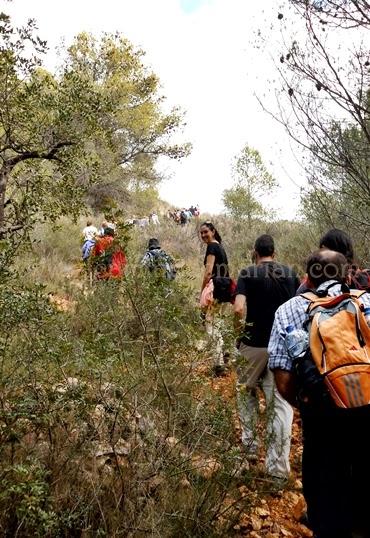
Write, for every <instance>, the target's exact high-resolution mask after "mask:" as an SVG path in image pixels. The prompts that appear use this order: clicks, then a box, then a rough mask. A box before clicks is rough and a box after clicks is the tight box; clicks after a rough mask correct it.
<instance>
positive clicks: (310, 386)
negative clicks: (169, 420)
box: [268, 250, 370, 538]
mask: <svg viewBox="0 0 370 538" xmlns="http://www.w3.org/2000/svg"><path fill="white" fill-rule="evenodd" d="M349 269H350V266H349V264H348V262H347V260H346V258H345V257H344V256H343V255H342V254H340V253H338V252H334V251H330V250H320V251H317V252H315V253H313V254H312V255H311V256H310V257H309V259H308V261H307V276H308V284H309V286H310V287H311V289H312V290H315V291H309V292H306V293H303V294H302V295H299V296H296V297H294V298H293V299H290V300H289V301H287V302H286V303H284V304H283V305H282V306H280V308H279V309H278V310H277V311H276V314H275V321H274V325H273V328H272V332H271V337H270V341H269V346H268V351H269V355H270V357H269V367H270V369H271V370H272V371H273V372H274V377H275V381H276V385H277V388H278V390H279V392H280V393H281V395H282V396H283V397H284V398H285V399H286V400H287V401H288V402H289V403H291V404H292V405H295V406H297V407H298V408H299V411H300V415H301V419H302V429H303V458H302V482H303V493H304V496H305V499H306V502H307V515H308V523H309V526H310V527H311V528H312V530H313V531H314V536H315V538H353V537H356V538H369V537H370V511H369V509H368V496H367V495H366V491H367V490H368V487H369V484H370V461H369V455H368V447H369V442H370V433H369V424H370V328H369V325H368V318H369V317H370V316H369V312H370V293H368V292H366V291H365V290H362V291H359V290H355V289H350V288H349V287H348V282H349V277H348V273H349Z"/></svg>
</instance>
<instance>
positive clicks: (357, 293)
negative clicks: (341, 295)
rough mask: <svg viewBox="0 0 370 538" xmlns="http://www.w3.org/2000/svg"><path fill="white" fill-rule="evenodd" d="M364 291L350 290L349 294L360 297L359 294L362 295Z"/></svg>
mask: <svg viewBox="0 0 370 538" xmlns="http://www.w3.org/2000/svg"><path fill="white" fill-rule="evenodd" d="M364 293H366V290H350V295H351V296H352V297H357V299H358V298H359V297H361V295H363V294H364Z"/></svg>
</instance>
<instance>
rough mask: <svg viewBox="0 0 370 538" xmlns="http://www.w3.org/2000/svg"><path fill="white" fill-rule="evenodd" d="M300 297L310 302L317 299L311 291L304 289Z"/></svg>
mask: <svg viewBox="0 0 370 538" xmlns="http://www.w3.org/2000/svg"><path fill="white" fill-rule="evenodd" d="M300 297H303V298H304V299H307V301H310V303H313V302H314V301H316V300H317V299H318V296H317V295H316V293H315V292H313V291H306V292H305V293H301V294H300Z"/></svg>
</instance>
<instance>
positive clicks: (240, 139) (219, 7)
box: [0, 0, 304, 218]
mask: <svg viewBox="0 0 370 538" xmlns="http://www.w3.org/2000/svg"><path fill="white" fill-rule="evenodd" d="M0 3H1V5H2V8H3V9H4V10H5V11H6V12H7V13H10V14H11V15H12V16H13V17H14V19H15V21H16V22H17V23H20V22H22V21H24V20H25V19H26V18H28V17H33V18H35V19H36V20H37V22H38V26H39V34H40V36H41V37H42V38H44V39H46V40H47V41H48V43H49V46H50V48H51V49H53V48H54V47H55V46H56V45H58V43H60V40H61V39H62V38H64V39H65V41H66V43H67V44H68V43H69V42H70V41H71V40H72V38H73V36H74V35H76V34H77V33H79V32H81V31H89V32H92V33H94V34H100V33H101V32H103V31H105V32H107V31H108V32H114V31H119V32H122V33H123V34H124V35H125V36H126V37H127V38H128V39H130V40H131V41H132V42H133V44H134V45H135V46H138V47H142V48H143V49H144V50H145V51H146V53H147V54H146V59H145V61H146V63H147V64H148V65H150V66H151V67H152V68H153V70H154V72H155V73H156V74H157V75H158V76H159V78H160V80H161V83H162V92H163V94H164V95H165V96H166V97H167V102H168V104H169V105H179V106H180V107H182V108H183V109H184V110H185V111H186V123H187V126H186V129H185V131H184V133H183V140H186V141H190V142H191V143H192V144H193V151H192V154H191V156H190V157H188V158H187V159H185V160H183V161H182V162H180V163H172V162H170V161H168V160H166V162H162V163H161V167H163V169H164V170H165V171H166V173H167V174H168V175H169V177H170V178H169V179H168V180H167V181H166V182H165V183H164V184H163V185H162V186H161V188H160V194H161V196H162V197H163V198H164V199H166V200H167V201H169V202H170V203H172V204H174V205H175V206H181V207H182V206H189V205H191V204H194V203H199V204H200V207H201V209H202V210H203V211H208V212H212V213H214V212H221V211H222V209H223V208H222V201H221V195H222V191H223V189H225V188H228V187H230V186H231V184H232V178H231V174H230V165H231V161H232V158H233V156H234V155H236V154H238V153H239V152H240V150H241V149H242V147H243V146H244V145H245V144H246V143H248V144H249V145H250V146H252V147H255V148H256V149H258V150H259V151H260V153H261V155H262V158H263V160H264V162H265V163H266V165H267V166H268V167H269V168H270V170H271V171H272V172H273V173H274V174H275V176H276V177H277V179H278V180H279V182H280V185H281V188H280V190H279V191H278V193H277V194H276V195H275V196H274V198H273V199H270V200H269V202H270V203H271V205H273V206H274V208H275V209H277V210H278V213H279V216H280V217H285V218H291V217H294V216H295V215H296V210H297V205H298V201H299V196H298V192H299V187H298V185H299V184H302V182H303V181H304V178H303V177H302V176H301V170H300V167H299V166H298V165H297V162H296V160H295V159H294V157H293V155H292V152H291V150H290V141H289V139H288V137H287V135H286V134H285V132H284V131H283V129H282V128H281V127H279V125H278V124H277V123H275V121H274V120H273V119H271V118H270V117H269V116H268V115H267V114H266V113H265V112H263V111H262V110H261V108H260V106H259V104H258V103H257V100H256V98H255V96H254V94H255V93H257V94H258V95H261V96H262V95H263V94H264V93H265V91H266V89H267V88H270V87H271V86H272V85H273V84H274V82H273V79H274V78H276V77H275V72H274V66H273V63H272V60H271V59H270V57H269V56H268V55H264V54H263V53H262V52H261V51H259V50H258V49H257V48H256V46H255V37H256V34H257V32H258V29H259V28H260V27H262V26H263V27H264V28H266V24H267V25H270V23H271V22H275V21H276V18H277V15H278V8H277V2H276V0H264V1H263V2H257V1H253V0H249V1H247V0H104V1H102V0H63V1H62V2H60V1H58V2H57V1H55V0H54V1H53V0H13V2H12V3H7V2H5V3H4V2H3V1H0ZM275 39H276V36H275V35H271V42H274V41H275ZM276 54H278V51H277V52H276ZM53 61H54V60H53V56H52V55H50V57H49V62H53Z"/></svg>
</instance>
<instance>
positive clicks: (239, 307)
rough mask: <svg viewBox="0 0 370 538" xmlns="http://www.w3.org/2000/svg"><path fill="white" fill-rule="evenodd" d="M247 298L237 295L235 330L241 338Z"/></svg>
mask: <svg viewBox="0 0 370 538" xmlns="http://www.w3.org/2000/svg"><path fill="white" fill-rule="evenodd" d="M246 305H247V298H246V296H245V295H242V294H240V293H239V294H237V296H236V297H235V302H234V329H235V334H236V337H237V338H239V337H240V336H241V334H242V332H243V331H244V320H245V314H246Z"/></svg>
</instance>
